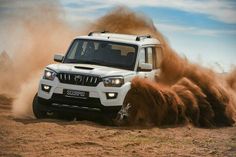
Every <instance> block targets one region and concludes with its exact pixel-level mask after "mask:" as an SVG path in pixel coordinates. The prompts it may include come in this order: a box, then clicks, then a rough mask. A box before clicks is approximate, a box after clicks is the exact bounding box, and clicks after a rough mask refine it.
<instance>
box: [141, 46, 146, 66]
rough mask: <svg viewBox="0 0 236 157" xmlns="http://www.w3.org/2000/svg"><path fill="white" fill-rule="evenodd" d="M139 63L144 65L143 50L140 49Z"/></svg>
mask: <svg viewBox="0 0 236 157" xmlns="http://www.w3.org/2000/svg"><path fill="white" fill-rule="evenodd" d="M139 63H146V57H145V49H144V48H142V49H141V51H140V58H139Z"/></svg>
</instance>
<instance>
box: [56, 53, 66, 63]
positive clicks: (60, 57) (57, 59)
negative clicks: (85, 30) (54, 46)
mask: <svg viewBox="0 0 236 157" xmlns="http://www.w3.org/2000/svg"><path fill="white" fill-rule="evenodd" d="M63 59H64V56H63V55H58V54H56V55H54V61H55V62H60V63H61V62H62V61H63Z"/></svg>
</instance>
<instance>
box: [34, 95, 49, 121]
mask: <svg viewBox="0 0 236 157" xmlns="http://www.w3.org/2000/svg"><path fill="white" fill-rule="evenodd" d="M32 105H33V107H32V108H33V113H34V116H35V117H36V118H37V119H43V118H47V111H44V110H43V106H42V105H41V104H40V103H39V102H38V94H36V95H35V96H34V100H33V104H32Z"/></svg>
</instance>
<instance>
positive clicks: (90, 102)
mask: <svg viewBox="0 0 236 157" xmlns="http://www.w3.org/2000/svg"><path fill="white" fill-rule="evenodd" d="M42 84H43V85H48V86H50V92H45V91H43V90H42ZM64 89H70V90H77V91H85V92H88V93H89V95H88V98H87V99H86V100H84V99H78V98H68V97H65V96H64V95H63V90H64ZM129 89H130V82H126V83H125V84H124V85H123V86H122V87H105V86H104V85H103V82H100V83H99V84H98V85H97V86H96V87H90V86H80V85H71V84H65V83H61V82H60V81H59V80H58V78H57V77H56V78H55V79H54V80H53V81H50V80H45V79H41V80H40V84H39V89H38V97H39V98H42V99H44V100H46V102H48V103H49V104H53V103H58V104H64V105H68V104H69V105H70V107H71V106H83V107H88V108H93V107H95V108H97V107H98V108H106V107H111V108H112V107H117V106H122V104H123V102H124V99H125V96H126V94H127V92H128V91H129ZM108 92H113V93H117V97H116V98H114V99H108V98H107V96H106V93H108ZM84 105H85V106H84Z"/></svg>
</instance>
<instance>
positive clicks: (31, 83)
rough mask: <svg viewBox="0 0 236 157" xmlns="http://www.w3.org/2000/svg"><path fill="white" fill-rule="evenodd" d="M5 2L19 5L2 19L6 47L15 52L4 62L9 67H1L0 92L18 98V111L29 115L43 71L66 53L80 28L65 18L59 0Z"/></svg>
mask: <svg viewBox="0 0 236 157" xmlns="http://www.w3.org/2000/svg"><path fill="white" fill-rule="evenodd" d="M1 4H2V5H5V6H7V7H9V8H11V7H12V8H14V7H16V8H15V10H13V11H12V12H9V13H6V14H7V15H4V17H2V18H1V19H3V20H2V22H1V23H0V29H1V30H4V31H3V32H1V34H2V35H1V38H4V39H3V40H4V41H5V43H4V44H5V45H4V46H5V48H4V49H5V50H6V52H7V53H9V51H10V53H9V54H10V56H11V57H10V60H11V63H9V64H5V63H4V65H5V68H0V71H1V72H2V73H3V75H1V77H0V92H1V93H6V94H10V95H11V96H12V97H14V98H15V101H14V102H13V112H14V115H16V116H18V115H24V114H25V115H26V116H28V113H29V111H30V109H29V108H30V106H31V103H32V100H33V95H34V94H35V93H36V91H37V86H38V82H37V81H35V80H39V78H40V74H39V71H41V73H42V72H43V68H44V67H45V66H46V65H47V64H49V63H52V61H53V55H54V54H55V53H60V52H61V53H64V52H65V51H66V49H67V47H68V45H69V44H70V42H71V41H72V39H73V38H74V37H75V36H77V35H78V34H77V33H79V31H74V30H73V29H72V28H71V27H70V26H69V25H68V24H67V23H66V22H65V21H64V20H63V9H62V8H61V6H60V4H59V3H58V2H57V1H45V0H44V1H40V2H39V1H37V2H35V1H34V2H31V1H21V2H18V1H11V2H8V1H3V2H1ZM0 16H1V15H0ZM2 16H3V15H2ZM63 51H64V52H63ZM4 54H5V53H4ZM3 71H4V72H3ZM33 92H34V93H33ZM32 93H33V94H32ZM18 111H19V112H18ZM24 111H25V112H24Z"/></svg>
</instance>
